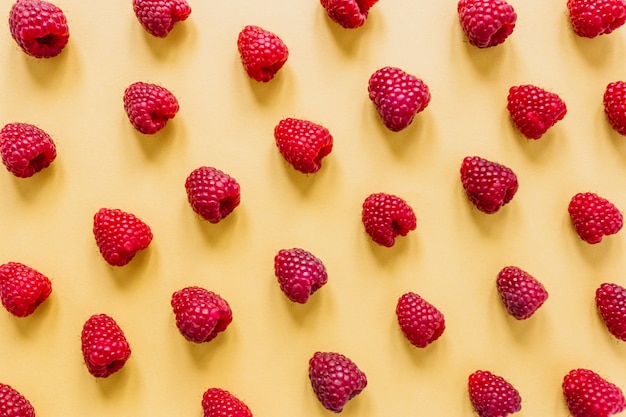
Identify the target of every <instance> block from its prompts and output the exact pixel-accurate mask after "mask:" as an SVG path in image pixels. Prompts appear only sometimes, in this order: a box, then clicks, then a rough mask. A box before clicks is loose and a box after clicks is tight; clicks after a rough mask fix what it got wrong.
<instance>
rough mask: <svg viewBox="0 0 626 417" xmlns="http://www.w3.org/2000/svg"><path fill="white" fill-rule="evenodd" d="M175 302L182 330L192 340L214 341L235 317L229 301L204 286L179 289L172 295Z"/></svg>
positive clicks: (179, 326)
mask: <svg viewBox="0 0 626 417" xmlns="http://www.w3.org/2000/svg"><path fill="white" fill-rule="evenodd" d="M171 305H172V308H173V309H174V315H175V316H176V326H177V327H178V330H180V333H181V334H182V335H183V336H185V339H187V340H189V341H190V342H196V343H203V342H210V341H211V340H213V339H215V337H216V336H217V335H218V333H221V332H223V331H224V330H226V328H227V327H228V325H229V324H230V323H231V321H232V320H233V313H232V311H231V310H230V306H229V305H228V303H227V302H226V300H224V299H223V298H222V297H220V295H219V294H216V293H214V292H213V291H209V290H207V289H204V288H201V287H196V286H193V287H185V288H183V289H181V290H179V291H176V292H175V293H174V294H172V300H171Z"/></svg>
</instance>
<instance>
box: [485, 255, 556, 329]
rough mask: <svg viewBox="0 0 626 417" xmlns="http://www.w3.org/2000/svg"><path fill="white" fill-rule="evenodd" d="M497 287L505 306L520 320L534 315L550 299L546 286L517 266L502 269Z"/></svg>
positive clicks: (497, 280)
mask: <svg viewBox="0 0 626 417" xmlns="http://www.w3.org/2000/svg"><path fill="white" fill-rule="evenodd" d="M496 287H497V289H498V294H499V295H500V299H501V300H502V304H504V308H506V311H508V312H509V314H510V315H512V316H513V317H515V318H516V319H518V320H525V319H527V318H529V317H530V316H532V315H533V314H534V313H535V311H537V309H538V308H539V307H541V305H542V304H543V303H544V302H545V301H546V300H547V299H548V292H547V291H546V289H545V288H544V286H543V285H542V284H541V283H540V282H539V281H537V280H536V279H535V278H534V277H533V276H532V275H530V274H529V273H528V272H526V271H523V270H521V269H520V268H518V267H516V266H507V267H504V268H502V270H500V272H499V273H498V278H497V279H496Z"/></svg>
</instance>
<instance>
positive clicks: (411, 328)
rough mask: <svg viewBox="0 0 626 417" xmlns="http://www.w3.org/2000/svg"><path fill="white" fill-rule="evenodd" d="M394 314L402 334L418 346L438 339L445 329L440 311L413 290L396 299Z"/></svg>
mask: <svg viewBox="0 0 626 417" xmlns="http://www.w3.org/2000/svg"><path fill="white" fill-rule="evenodd" d="M396 316H397V318H398V324H399V325H400V329H401V330H402V333H403V334H404V336H406V338H407V339H408V340H409V342H411V344H412V345H413V346H416V347H419V348H423V347H426V346H428V345H429V344H431V343H432V342H434V341H435V340H437V339H439V337H440V336H441V335H442V334H443V331H444V330H445V329H446V322H445V320H444V317H443V314H442V313H441V311H439V310H438V309H437V307H435V306H434V305H432V304H431V303H429V302H428V301H426V300H424V299H423V298H422V297H420V296H419V295H417V294H415V293H413V292H407V293H405V294H403V295H402V296H401V297H400V298H399V299H398V303H397V305H396Z"/></svg>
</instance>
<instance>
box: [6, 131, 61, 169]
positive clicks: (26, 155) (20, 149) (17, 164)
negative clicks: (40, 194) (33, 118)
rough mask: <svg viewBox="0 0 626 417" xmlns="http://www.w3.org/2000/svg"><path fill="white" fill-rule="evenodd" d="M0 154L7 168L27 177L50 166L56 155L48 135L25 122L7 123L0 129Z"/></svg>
mask: <svg viewBox="0 0 626 417" xmlns="http://www.w3.org/2000/svg"><path fill="white" fill-rule="evenodd" d="M0 155H2V162H3V163H4V166H5V167H6V168H7V170H8V171H9V172H10V173H12V174H13V175H15V176H16V177H19V178H28V177H32V176H33V175H35V174H36V173H37V172H39V171H41V170H42V169H44V168H47V167H48V166H50V164H51V163H52V162H53V161H54V160H55V158H56V156H57V151H56V146H55V145H54V142H53V141H52V138H51V137H50V135H48V134H47V133H46V132H44V131H43V130H41V129H40V128H38V127H37V126H34V125H31V124H27V123H9V124H7V125H5V126H4V127H3V128H2V130H0Z"/></svg>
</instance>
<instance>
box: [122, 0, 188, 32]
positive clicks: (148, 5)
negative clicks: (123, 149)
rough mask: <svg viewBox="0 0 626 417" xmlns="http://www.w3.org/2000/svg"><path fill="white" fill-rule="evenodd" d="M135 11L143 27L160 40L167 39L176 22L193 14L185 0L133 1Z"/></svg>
mask: <svg viewBox="0 0 626 417" xmlns="http://www.w3.org/2000/svg"><path fill="white" fill-rule="evenodd" d="M133 10H134V11H135V16H137V20H139V23H141V26H143V27H144V29H145V30H146V31H148V33H149V34H151V35H153V36H156V37H158V38H165V37H166V36H167V35H168V34H169V33H170V31H171V30H172V29H173V28H174V24H176V22H180V21H183V20H185V19H187V18H188V17H189V15H190V14H191V7H189V4H187V2H186V1H185V0H133Z"/></svg>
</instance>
